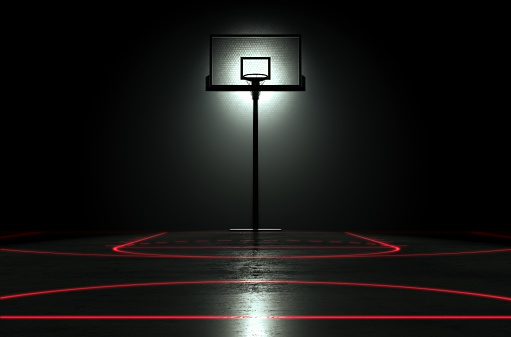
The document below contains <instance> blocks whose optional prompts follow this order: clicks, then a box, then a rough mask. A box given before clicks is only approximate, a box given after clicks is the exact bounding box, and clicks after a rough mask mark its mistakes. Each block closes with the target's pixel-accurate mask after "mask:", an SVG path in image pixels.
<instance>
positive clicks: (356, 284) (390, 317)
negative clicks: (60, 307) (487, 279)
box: [0, 280, 511, 320]
mask: <svg viewBox="0 0 511 337" xmlns="http://www.w3.org/2000/svg"><path fill="white" fill-rule="evenodd" d="M210 284H298V285H321V286H354V287H372V288H383V289H400V290H414V291H425V292H434V293H444V294H454V295H464V296H472V297H481V298H488V299H491V300H500V301H506V302H511V297H506V296H500V295H492V294H485V293H476V292H469V291H460V290H453V289H442V288H430V287H418V286H407V285H394V284H379V283H360V282H337V281H302V280H201V281H168V282H145V283H126V284H110V285H98V286H87V287H75V288H61V289H53V290H43V291H35V292H28V293H19V294H12V295H4V296H1V297H0V300H2V301H4V300H11V299H15V298H24V297H31V296H41V295H50V294H57V293H70V292H78V291H90V290H99V289H118V288H134V287H150V286H172V285H210ZM247 318H250V319H257V318H267V319H268V318H271V319H347V320H349V319H385V320H399V319H407V320H415V319H430V320H442V319H462V320H463V319H465V320H466V319H511V316H510V315H271V316H266V315H257V316H250V315H248V316H247V315H241V316H240V315H124V316H123V315H2V316H0V319H26V320H28V319H247Z"/></svg>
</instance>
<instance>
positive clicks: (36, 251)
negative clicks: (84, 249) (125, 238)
mask: <svg viewBox="0 0 511 337" xmlns="http://www.w3.org/2000/svg"><path fill="white" fill-rule="evenodd" d="M115 247H116V246H114V248H115ZM112 249H113V248H112ZM0 251H2V252H9V253H26V254H42V255H64V256H96V257H98V256H99V257H133V256H130V255H119V254H101V253H72V252H51V251H45V250H30V249H12V248H0Z"/></svg>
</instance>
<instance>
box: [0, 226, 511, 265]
mask: <svg viewBox="0 0 511 337" xmlns="http://www.w3.org/2000/svg"><path fill="white" fill-rule="evenodd" d="M163 234H166V232H163V233H159V234H155V235H152V236H149V237H145V238H141V239H138V240H134V241H130V242H128V243H126V244H122V245H116V246H114V247H113V248H112V249H113V250H114V251H115V252H117V253H121V254H102V253H73V252H54V251H39V250H28V249H13V248H0V251H2V252H11V253H26V254H44V255H62V256H84V257H122V258H130V257H138V258H146V257H165V258H195V259H200V258H204V259H218V258H240V259H254V258H258V259H263V258H274V259H278V258H286V259H300V258H303V259H315V258H351V257H353V258H360V257H371V258H389V257H392V258H395V257H423V256H454V255H469V254H488V253H504V252H511V248H502V249H488V250H475V251H461V252H437V253H412V254H401V253H400V254H390V255H389V253H394V252H397V251H398V250H399V247H397V246H392V245H389V244H386V243H384V242H380V241H376V240H374V239H370V238H366V237H362V238H363V239H366V240H370V241H372V242H377V243H378V244H381V245H383V246H387V247H395V248H397V249H398V250H395V248H392V249H393V250H392V251H386V252H377V253H367V254H345V255H339V254H335V255H303V256H211V255H177V254H172V255H170V254H169V255H165V254H147V253H140V252H130V251H122V250H120V249H121V248H123V247H125V246H128V245H132V244H134V243H137V242H140V241H144V240H148V239H150V238H153V237H157V236H160V235H163ZM347 234H349V235H352V236H358V235H356V234H353V233H347ZM358 237H361V236H358ZM380 248H383V247H380Z"/></svg>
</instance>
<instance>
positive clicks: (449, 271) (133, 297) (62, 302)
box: [0, 231, 511, 336]
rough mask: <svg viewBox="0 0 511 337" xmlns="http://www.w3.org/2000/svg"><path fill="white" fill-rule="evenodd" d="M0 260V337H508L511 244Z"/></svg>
mask: <svg viewBox="0 0 511 337" xmlns="http://www.w3.org/2000/svg"><path fill="white" fill-rule="evenodd" d="M510 241H511V240H510ZM0 254H1V259H0V270H1V271H2V273H1V274H2V276H1V295H2V300H1V302H0V303H1V315H2V317H1V318H2V322H1V324H0V335H1V336H91V335H95V336H371V335H377V336H510V335H511V245H509V244H506V243H505V242H504V243H488V242H486V243H485V242H477V241H462V240H454V239H445V238H444V239H442V238H428V237H418V236H405V235H389V234H385V235H382V234H377V235H376V234H364V233H342V232H287V231H282V232H260V233H258V234H254V233H250V232H229V231H218V232H175V233H151V234H124V235H108V236H96V237H87V238H75V239H66V240H55V241H43V242H32V243H19V244H10V245H3V247H2V251H1V252H0ZM76 288H79V289H76ZM51 290H59V291H56V292H51ZM44 291H49V292H46V293H45V292H44ZM16 294H24V296H19V297H16V296H12V295H16ZM489 295H492V296H489ZM52 315H53V316H54V317H53V318H55V319H50V317H51V316H52ZM14 316H23V317H22V318H23V319H12V318H13V317H14ZM77 316H78V317H77ZM120 316H122V317H120ZM455 316H456V317H455ZM497 316H499V317H500V316H507V317H505V319H495V318H497ZM84 318H88V319H84ZM91 318H92V319H91ZM120 318H121V319H120ZM501 318H502V317H501Z"/></svg>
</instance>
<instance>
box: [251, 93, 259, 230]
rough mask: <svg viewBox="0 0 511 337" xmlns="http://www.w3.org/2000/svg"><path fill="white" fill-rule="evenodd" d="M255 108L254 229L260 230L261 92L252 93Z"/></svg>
mask: <svg viewBox="0 0 511 337" xmlns="http://www.w3.org/2000/svg"><path fill="white" fill-rule="evenodd" d="M252 100H253V102H254V107H253V115H254V122H253V128H254V130H253V153H252V154H253V160H252V165H253V168H252V229H253V230H254V231H257V230H259V158H258V157H259V116H258V102H259V91H256V90H254V91H252Z"/></svg>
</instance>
